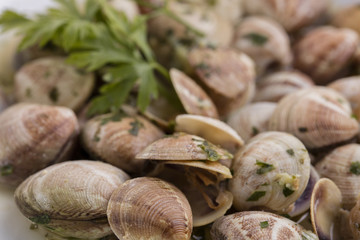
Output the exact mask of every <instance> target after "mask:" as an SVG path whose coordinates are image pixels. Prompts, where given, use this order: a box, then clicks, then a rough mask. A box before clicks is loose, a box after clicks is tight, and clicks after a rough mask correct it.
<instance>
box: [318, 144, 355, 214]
mask: <svg viewBox="0 0 360 240" xmlns="http://www.w3.org/2000/svg"><path fill="white" fill-rule="evenodd" d="M356 162H357V163H360V145H359V144H347V145H344V146H341V147H338V148H335V149H334V150H333V151H331V152H330V153H329V154H328V155H326V156H325V157H324V158H323V159H322V160H321V161H320V162H319V163H317V164H316V170H317V171H318V172H319V174H320V175H321V176H322V177H326V178H329V179H331V180H332V181H333V182H334V183H335V184H336V185H337V186H338V188H339V189H340V191H341V193H342V196H343V201H342V203H343V204H342V207H343V208H345V209H347V210H350V209H351V208H353V207H354V205H355V204H356V199H357V197H358V195H359V194H360V176H359V175H356V174H354V173H352V172H351V171H350V170H351V166H352V164H353V163H356Z"/></svg>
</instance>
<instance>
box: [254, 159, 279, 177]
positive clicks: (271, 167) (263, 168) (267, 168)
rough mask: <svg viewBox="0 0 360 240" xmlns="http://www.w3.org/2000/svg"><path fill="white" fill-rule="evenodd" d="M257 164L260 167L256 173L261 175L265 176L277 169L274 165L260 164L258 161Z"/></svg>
mask: <svg viewBox="0 0 360 240" xmlns="http://www.w3.org/2000/svg"><path fill="white" fill-rule="evenodd" d="M255 164H256V165H257V166H259V167H260V168H259V169H257V170H256V173H257V174H259V175H262V174H265V173H267V172H270V171H272V170H274V169H275V167H274V165H272V164H268V163H264V162H260V161H259V160H256V163H255Z"/></svg>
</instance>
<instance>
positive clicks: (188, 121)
mask: <svg viewBox="0 0 360 240" xmlns="http://www.w3.org/2000/svg"><path fill="white" fill-rule="evenodd" d="M175 130H176V131H178V132H186V133H189V134H194V135H197V136H200V137H202V138H204V139H207V140H209V141H210V142H212V143H213V144H215V145H218V146H221V147H222V148H225V149H226V150H228V151H229V152H231V153H235V152H237V150H238V149H239V148H240V147H241V146H242V145H244V141H243V140H242V138H241V137H240V136H239V135H238V134H237V133H236V131H235V130H234V129H232V128H231V127H230V126H229V125H227V124H226V123H224V122H222V121H220V120H217V119H213V118H209V117H203V116H196V115H191V114H183V115H178V116H177V117H176V119H175Z"/></svg>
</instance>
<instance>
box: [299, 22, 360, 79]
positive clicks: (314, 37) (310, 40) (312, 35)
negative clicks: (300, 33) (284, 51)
mask: <svg viewBox="0 0 360 240" xmlns="http://www.w3.org/2000/svg"><path fill="white" fill-rule="evenodd" d="M358 42H359V36H358V35H357V33H356V32H355V31H353V30H351V29H346V28H335V27H330V26H325V27H319V28H316V29H314V30H312V31H310V32H309V33H307V34H306V35H305V36H304V37H303V38H302V39H301V40H300V41H299V42H298V43H297V44H296V46H295V48H294V66H295V68H297V69H299V70H300V71H302V72H304V73H306V74H308V75H309V76H310V77H311V78H312V79H313V80H314V82H315V83H316V84H327V83H328V82H330V81H332V80H335V79H336V78H338V77H341V75H343V74H344V72H346V71H347V68H348V66H349V64H350V61H351V60H352V58H353V57H354V55H355V51H356V48H357V46H358Z"/></svg>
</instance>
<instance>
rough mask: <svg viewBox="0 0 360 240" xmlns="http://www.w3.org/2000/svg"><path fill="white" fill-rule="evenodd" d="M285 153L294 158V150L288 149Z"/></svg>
mask: <svg viewBox="0 0 360 240" xmlns="http://www.w3.org/2000/svg"><path fill="white" fill-rule="evenodd" d="M286 152H287V153H288V154H289V155H290V156H294V154H295V152H294V150H293V149H291V148H290V149H288V150H286Z"/></svg>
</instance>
